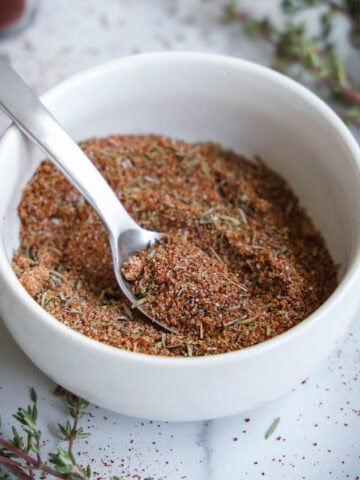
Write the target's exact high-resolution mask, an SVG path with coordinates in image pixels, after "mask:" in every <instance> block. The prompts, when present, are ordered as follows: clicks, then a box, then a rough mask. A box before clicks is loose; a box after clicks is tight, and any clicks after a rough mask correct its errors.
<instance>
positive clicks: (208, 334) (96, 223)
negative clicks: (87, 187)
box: [13, 135, 337, 356]
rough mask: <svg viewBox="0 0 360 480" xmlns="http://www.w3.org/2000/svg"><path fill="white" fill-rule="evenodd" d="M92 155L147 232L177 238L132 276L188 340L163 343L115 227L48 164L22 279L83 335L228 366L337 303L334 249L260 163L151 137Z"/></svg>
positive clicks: (26, 230) (155, 250) (31, 196)
mask: <svg viewBox="0 0 360 480" xmlns="http://www.w3.org/2000/svg"><path fill="white" fill-rule="evenodd" d="M81 147H82V148H83V150H84V151H85V153H86V154H87V155H88V156H89V158H90V159H91V160H92V161H93V162H94V164H95V166H96V167H97V168H98V169H99V170H100V172H101V173H102V174H103V176H104V177H105V178H106V179H107V181H108V182H109V184H110V185H111V187H112V188H113V190H114V191H115V192H116V194H117V195H118V196H119V198H120V199H121V201H122V202H123V204H124V206H125V208H126V209H127V210H128V211H129V213H130V214H131V215H132V216H133V217H134V219H135V220H136V221H137V222H138V223H139V224H140V225H141V226H143V227H144V228H147V229H152V230H156V231H160V232H166V233H167V234H168V235H167V236H166V237H164V239H162V241H161V242H159V243H158V244H156V245H154V246H152V247H150V248H149V249H146V250H144V251H143V252H141V253H140V254H138V255H137V256H136V257H133V258H132V259H130V261H129V262H128V263H127V264H126V265H125V266H124V269H123V274H124V276H125V277H126V278H127V279H128V280H129V281H130V283H131V287H132V289H133V291H134V293H135V294H136V296H137V298H138V299H139V300H138V302H141V307H142V308H143V309H144V310H146V311H147V312H149V313H150V314H151V315H152V316H154V317H156V318H157V319H158V320H159V321H161V322H163V323H165V324H166V325H168V326H170V327H171V328H172V329H174V330H176V332H177V333H176V334H175V333H165V332H163V331H161V330H159V328H158V327H156V326H154V325H153V324H151V323H150V322H149V321H148V320H146V319H145V318H144V317H143V316H142V315H141V313H139V312H138V311H137V310H136V308H134V307H135V305H130V304H129V303H128V302H127V300H126V299H125V298H124V297H123V296H122V294H121V292H120V291H119V288H118V286H117V283H116V280H115V278H114V273H113V267H112V257H111V252H110V248H109V245H108V236H107V233H106V231H105V229H104V227H103V225H102V223H101V221H100V220H99V218H98V217H97V215H96V213H95V212H94V211H93V209H92V208H91V207H90V206H89V205H88V204H87V203H86V202H85V201H84V199H83V198H82V197H81V195H80V194H79V193H78V192H77V191H76V190H75V189H74V188H73V187H72V186H71V185H70V184H69V183H68V181H67V180H66V179H65V178H64V177H63V175H62V174H61V173H60V172H59V171H58V170H57V169H56V167H54V166H53V165H52V164H51V163H50V162H48V161H44V162H43V163H42V164H41V165H40V166H39V168H38V169H37V171H36V174H35V175H34V177H33V179H32V180H31V181H30V182H29V184H28V185H27V187H26V188H25V190H24V193H23V198H22V201H21V203H20V206H19V216H20V219H21V232H20V234H21V246H20V248H19V249H18V251H17V252H16V253H15V256H14V260H13V268H14V271H15V273H16V275H17V276H18V277H19V279H20V281H21V283H22V284H23V286H24V287H25V289H26V290H27V291H28V292H29V294H30V295H31V296H32V297H33V298H34V299H35V300H36V301H37V302H38V303H39V304H40V305H41V306H42V307H43V308H44V309H46V310H47V311H48V312H49V313H50V314H51V315H53V316H54V317H55V318H57V319H58V320H59V321H60V322H62V323H64V324H65V325H67V326H69V327H70V328H72V329H74V330H76V331H78V332H81V333H82V334H84V335H87V336H88V337H90V338H93V339H95V340H98V341H100V342H103V343H106V344H109V345H112V346H115V347H118V348H122V349H126V350H131V351H134V352H142V353H148V354H153V355H165V356H176V355H178V356H179V355H181V356H199V355H210V354H217V353H224V352H229V351H234V350H238V349H241V348H244V347H248V346H251V345H254V344H257V343H259V342H262V341H264V340H267V339H269V338H272V337H274V336H276V335H278V334H280V333H282V332H284V331H286V330H288V329H289V328H291V327H293V326H294V325H296V324H298V323H299V322H300V321H301V320H303V319H304V318H305V317H307V316H308V315H309V314H311V313H312V312H313V311H314V310H316V309H317V308H318V307H319V306H320V305H321V304H322V303H323V302H324V301H325V300H326V299H327V298H328V297H329V295H330V294H331V293H332V292H333V290H334V289H335V287H336V285H337V269H336V267H335V265H334V263H333V261H332V259H331V257H330V255H329V253H328V251H327V249H326V246H325V244H324V241H323V239H322V237H321V235H320V234H319V233H318V232H317V231H316V230H315V229H314V226H313V224H312V222H311V220H310V219H309V217H308V216H307V215H306V212H305V211H304V210H303V209H302V208H301V207H300V206H299V205H298V201H297V199H296V197H295V196H294V194H293V192H292V191H291V189H290V187H289V186H288V185H287V184H286V182H285V181H284V179H283V178H282V177H281V176H280V175H278V174H277V173H275V172H273V171H272V170H271V169H269V168H268V167H267V166H266V165H265V164H264V163H263V162H262V161H261V160H260V159H256V161H254V162H252V161H248V160H247V159H245V158H243V157H242V156H240V155H238V154H236V153H234V152H232V151H229V150H226V149H224V148H223V147H221V145H218V144H215V143H211V142H207V143H199V144H187V143H185V142H182V141H179V140H173V139H170V138H166V137H160V136H151V135H144V136H120V135H117V136H110V137H108V138H103V139H91V140H89V141H87V142H83V143H82V144H81Z"/></svg>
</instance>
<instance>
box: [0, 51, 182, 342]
mask: <svg viewBox="0 0 360 480" xmlns="http://www.w3.org/2000/svg"><path fill="white" fill-rule="evenodd" d="M0 108H1V109H2V110H3V111H4V112H5V113H6V114H7V115H8V116H9V117H10V118H11V119H12V120H13V121H14V123H15V124H16V125H17V126H18V127H19V128H20V130H22V131H23V132H24V133H25V135H27V136H28V137H29V138H30V139H31V140H32V141H33V142H34V143H35V144H36V145H37V146H38V147H39V148H40V149H41V150H42V151H43V152H44V153H45V154H46V155H47V156H48V157H49V158H50V159H51V160H52V161H53V162H54V163H55V165H56V166H57V167H58V168H59V169H60V170H61V171H62V173H63V174H64V175H65V176H66V178H67V179H68V180H69V181H70V183H72V185H73V186H74V187H75V188H76V189H77V190H78V191H79V192H80V193H81V194H82V195H83V196H84V197H85V199H86V200H87V201H88V202H89V204H90V205H91V206H92V207H93V208H94V209H95V211H96V212H97V213H98V215H99V217H100V218H101V220H102V221H103V223H104V225H105V227H106V229H107V231H108V234H109V238H110V246H111V252H112V257H113V266H114V271H115V276H116V280H117V282H118V284H119V287H120V289H121V291H122V292H123V293H124V295H125V296H126V297H127V298H128V299H129V300H130V302H131V303H132V304H133V305H134V306H136V307H137V308H138V309H139V310H140V311H141V312H142V313H143V314H144V315H146V317H147V318H149V319H150V320H151V321H152V322H153V323H155V324H156V325H158V326H159V327H161V328H163V329H164V330H166V331H168V332H172V333H176V332H175V331H174V330H172V329H171V328H169V327H167V326H166V325H164V324H163V323H161V322H158V321H157V320H156V319H154V318H152V317H150V316H149V315H148V314H147V313H146V312H145V311H144V310H143V309H142V308H140V307H139V306H137V303H136V300H137V299H136V298H135V297H134V295H133V294H132V293H131V290H130V288H129V284H128V282H127V281H126V280H125V278H124V277H123V275H122V273H121V267H122V266H123V264H124V263H125V262H126V261H127V260H128V259H129V258H130V257H131V256H133V255H135V254H136V253H137V252H139V251H140V250H143V249H144V248H146V247H148V246H150V245H152V244H154V243H155V242H157V241H158V240H159V239H160V238H161V237H162V234H161V233H158V232H152V231H149V230H145V229H143V228H141V227H140V226H139V225H138V224H137V223H136V222H135V220H134V219H133V218H132V217H131V216H130V215H129V214H128V212H127V211H126V210H125V208H124V207H123V205H122V204H121V202H120V200H119V199H118V198H117V197H116V195H115V193H114V192H113V190H112V189H111V187H110V186H109V184H108V183H107V182H106V180H105V179H104V177H103V176H102V175H101V174H100V172H99V171H98V170H97V169H96V168H95V166H94V165H93V164H92V163H91V161H90V160H89V159H88V157H87V156H86V155H85V154H84V152H83V151H82V150H81V148H80V147H79V146H78V145H77V144H76V143H75V141H74V140H73V139H72V138H71V137H70V135H69V134H68V133H67V132H66V131H65V130H64V129H63V128H62V127H61V126H60V125H59V123H58V122H57V121H56V120H55V118H54V117H53V116H52V114H51V113H50V112H49V111H48V110H47V109H46V108H45V107H44V105H43V104H42V103H41V102H40V100H39V99H38V98H37V97H36V95H34V93H33V92H32V91H31V90H30V88H29V87H28V86H27V85H26V83H25V82H24V81H23V80H22V79H21V78H20V77H19V76H18V74H17V73H16V72H15V70H13V69H12V67H11V66H10V64H9V63H8V62H7V61H6V60H5V59H4V58H3V57H1V56H0ZM99 255H101V252H99Z"/></svg>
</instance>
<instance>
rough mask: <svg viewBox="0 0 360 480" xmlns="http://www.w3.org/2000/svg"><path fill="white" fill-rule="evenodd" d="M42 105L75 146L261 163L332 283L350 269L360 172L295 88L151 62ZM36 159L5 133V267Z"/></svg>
mask: <svg viewBox="0 0 360 480" xmlns="http://www.w3.org/2000/svg"><path fill="white" fill-rule="evenodd" d="M43 100H44V102H45V103H46V105H47V106H48V107H49V109H50V110H51V111H52V112H53V113H54V115H55V116H56V117H57V118H58V119H59V121H60V122H61V123H62V124H63V125H64V126H65V127H66V129H67V130H68V131H69V132H70V133H71V134H72V135H73V137H74V138H75V139H77V140H80V139H85V138H89V137H91V136H105V135H109V134H111V133H124V134H131V133H144V134H148V133H153V134H163V135H168V136H172V137H175V138H180V139H184V140H187V141H190V142H195V141H205V140H213V141H217V142H220V143H222V144H223V145H224V146H226V147H229V148H232V149H234V150H236V151H238V152H240V153H243V154H245V155H247V156H249V157H253V156H254V155H259V156H261V157H262V158H263V159H264V160H265V162H266V163H267V164H268V165H270V166H271V167H272V168H273V169H275V170H276V171H277V172H279V173H281V174H282V175H283V176H284V177H285V178H286V179H287V180H288V182H289V183H290V185H291V186H292V187H293V189H294V190H295V192H296V194H297V196H298V197H299V199H300V202H301V204H303V205H304V206H305V207H306V209H307V210H308V212H309V213H310V215H311V217H312V219H313V220H314V223H315V225H316V227H317V228H318V229H319V230H320V231H321V232H322V233H323V235H324V237H325V239H326V242H327V245H328V247H329V249H330V251H331V253H332V255H333V258H334V259H335V261H336V262H337V263H339V264H340V265H341V270H340V276H341V277H343V276H344V274H345V272H346V271H347V269H348V267H349V266H350V264H351V262H352V258H353V255H354V254H355V252H356V250H357V249H358V246H359V238H360V234H359V228H360V222H359V218H358V212H359V210H360V193H359V192H360V178H359V166H358V164H357V163H356V161H355V159H354V156H353V154H351V152H350V150H349V147H348V144H347V142H346V141H345V140H344V136H343V135H344V133H345V134H346V135H348V134H347V133H346V130H345V128H344V130H343V131H342V132H341V134H340V133H339V128H338V127H339V125H338V123H337V122H338V121H337V120H336V119H335V118H334V117H332V116H331V115H330V114H329V113H330V111H329V110H328V109H327V108H326V107H325V106H324V105H322V104H321V103H318V102H317V100H316V99H315V98H314V97H313V96H312V95H311V94H309V93H308V92H307V91H305V90H304V89H303V88H301V87H299V86H298V85H296V84H295V83H293V82H289V81H288V80H287V79H284V78H283V77H281V76H279V75H277V74H274V73H273V72H270V71H268V70H266V69H263V68H261V67H257V66H254V65H252V64H249V63H247V62H241V61H237V60H233V59H227V58H221V57H216V56H207V55H205V56H204V55H186V54H185V55H182V54H179V55H176V54H175V55H172V56H169V55H167V56H166V59H165V57H164V56H163V55H161V54H160V55H149V56H138V57H134V58H129V59H122V60H119V61H117V62H113V63H112V64H109V65H107V66H104V67H100V68H97V69H94V70H92V71H89V72H87V73H85V74H82V75H79V76H77V77H74V78H73V79H70V80H68V81H66V82H63V83H62V84H60V85H59V86H58V87H56V88H55V89H54V90H52V91H51V92H49V93H47V94H46V95H45V96H44V98H43ZM334 125H335V126H336V128H334ZM43 157H44V155H43V154H42V153H41V152H39V151H38V150H37V149H36V148H35V147H33V146H32V145H31V144H30V143H29V142H28V141H26V140H24V139H23V137H22V136H21V135H20V134H19V133H18V132H17V130H16V129H14V128H12V129H10V131H8V133H7V134H6V135H5V137H4V138H3V140H2V143H1V150H0V166H1V171H2V172H3V173H2V175H1V178H0V191H1V192H2V194H1V196H0V216H1V220H0V230H1V235H2V240H3V242H2V243H3V247H4V249H5V253H6V256H7V258H8V260H9V261H10V260H11V257H12V255H13V251H14V249H15V248H16V247H17V246H18V232H19V220H18V216H17V205H18V203H19V201H20V198H21V191H22V189H23V187H24V186H25V184H26V183H27V181H28V180H29V179H30V178H31V176H32V175H33V173H34V170H35V169H36V166H37V165H38V163H39V161H40V160H41V159H42V158H43ZM1 248H2V246H0V249H1ZM0 253H1V252H0Z"/></svg>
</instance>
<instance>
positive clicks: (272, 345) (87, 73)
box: [0, 51, 360, 368]
mask: <svg viewBox="0 0 360 480" xmlns="http://www.w3.org/2000/svg"><path fill="white" fill-rule="evenodd" d="M154 61H156V62H166V63H168V62H169V61H172V62H174V61H178V62H196V63H201V62H203V63H206V64H207V65H210V64H212V65H214V68H227V69H229V70H230V71H231V70H232V69H242V70H243V71H246V72H250V73H252V74H254V75H256V76H257V77H258V78H260V79H261V80H262V81H267V82H273V83H276V84H278V85H279V86H281V87H282V88H283V89H285V90H287V92H289V93H290V94H291V95H294V96H295V97H298V98H301V99H302V101H303V102H304V103H306V105H307V106H308V107H311V108H312V109H313V111H315V112H316V114H317V115H319V116H320V117H321V118H322V120H323V121H325V122H326V123H327V124H328V126H329V127H330V128H331V129H332V130H333V131H336V133H337V134H338V136H340V138H341V139H342V141H343V143H344V144H345V146H346V148H347V149H348V151H349V152H350V153H351V157H352V161H353V163H354V165H355V166H356V167H357V174H358V175H357V176H358V181H359V185H360V147H359V146H358V144H357V142H356V140H355V139H354V137H353V136H352V134H351V133H350V131H349V129H348V128H347V127H346V126H345V124H344V123H343V121H342V120H341V119H340V118H339V117H338V116H337V115H336V114H335V113H334V111H333V110H332V109H331V108H330V107H329V106H328V105H326V104H325V102H324V101H323V100H321V99H320V98H319V97H318V96H317V95H315V94H314V93H312V92H311V91H310V90H308V89H307V88H306V87H304V86H303V85H301V84H299V83H298V82H296V81H295V80H292V79H291V78H289V77H286V76H285V75H283V74H281V73H279V72H276V71H274V70H272V69H270V68H268V67H265V66H263V65H260V64H257V63H255V62H251V61H248V60H243V59H240V58H237V57H233V56H228V55H222V54H213V53H202V52H185V51H184V52H182V51H178V52H151V53H142V54H136V55H129V56H124V57H120V58H117V59H115V60H112V61H109V62H106V63H103V64H100V65H97V66H95V67H92V68H90V69H87V70H84V71H81V72H80V73H77V74H75V75H72V76H70V77H68V78H66V79H64V80H62V81H61V82H59V83H58V84H57V85H55V86H54V87H52V88H51V89H49V90H47V91H46V92H45V93H44V94H42V95H41V97H40V98H41V100H42V101H43V102H44V103H45V104H46V105H48V103H51V101H52V99H53V98H56V97H57V96H58V95H66V91H67V90H69V89H70V90H71V89H73V88H74V87H75V88H76V87H77V86H78V85H81V84H82V83H83V82H84V81H89V80H93V79H96V77H101V76H108V75H111V74H112V72H114V71H116V70H118V69H119V68H120V69H121V68H126V66H127V65H131V64H136V63H144V64H146V63H153V62H154ZM50 110H51V108H50ZM14 133H16V134H18V133H19V130H18V129H17V127H16V126H14V125H13V124H11V125H10V126H9V127H8V128H7V130H6V131H5V133H4V134H3V136H2V138H0V151H1V150H3V149H6V148H7V142H8V141H9V140H10V141H12V138H11V137H12V136H13V135H14ZM21 135H22V134H21ZM359 192H360V189H359ZM2 221H3V219H1V220H0V225H1V222H2ZM358 243H359V244H358V245H357V246H356V251H353V252H352V260H351V263H350V265H349V267H348V268H347V271H346V273H345V275H344V277H343V278H342V279H341V281H340V282H339V284H338V286H337V287H336V289H335V290H334V292H333V293H332V294H331V295H330V297H329V298H328V299H327V300H326V301H325V302H324V303H323V304H322V305H320V307H319V308H318V309H316V310H315V311H314V312H313V313H312V314H310V315H309V316H307V317H306V318H304V319H303V320H302V321H301V322H299V323H298V324H297V325H295V326H294V327H292V328H290V329H289V330H287V331H285V332H283V333H281V334H279V335H276V336H275V337H273V338H271V339H269V340H265V341H263V342H261V343H258V344H256V345H253V346H250V347H246V348H244V349H241V350H236V351H232V352H226V353H219V354H213V355H209V356H199V357H183V356H176V357H165V356H160V355H150V354H147V353H140V352H133V351H129V350H123V349H121V348H117V347H114V346H111V345H107V344H105V343H102V342H100V341H98V340H95V339H92V338H89V337H87V336H86V335H84V334H82V333H80V332H77V331H75V330H72V329H71V328H70V327H68V326H66V325H64V324H63V323H61V322H60V321H59V320H57V319H56V318H55V317H53V316H52V315H50V314H49V313H48V312H47V311H46V310H44V309H43V308H42V307H41V306H40V305H39V304H38V303H37V302H36V301H35V300H34V299H33V298H32V297H31V296H30V295H29V294H28V293H27V291H26V290H25V288H24V287H23V286H22V285H21V283H20V281H19V280H18V278H17V277H16V275H15V273H14V271H13V269H12V268H11V262H10V261H9V260H8V258H7V255H6V253H5V249H4V242H3V238H2V239H1V241H0V253H1V254H2V255H0V276H2V277H3V280H4V283H6V285H7V287H8V288H9V289H11V291H12V292H13V294H14V296H15V297H18V298H19V301H21V302H22V303H23V304H24V305H25V307H26V308H27V309H29V310H32V311H33V313H34V315H36V316H37V317H38V319H39V320H40V321H41V322H42V323H43V324H46V327H47V328H49V327H50V328H51V329H52V330H53V333H54V334H56V335H59V336H62V337H66V338H67V339H71V340H72V341H74V342H75V343H80V344H81V345H82V346H83V347H84V348H88V349H89V352H90V351H91V350H94V351H96V352H98V353H102V354H103V355H105V356H107V355H111V356H113V357H114V359H115V358H117V359H119V360H120V359H122V360H126V361H129V362H135V363H136V362H140V363H142V362H146V363H147V364H150V365H155V366H157V367H164V368H165V367H166V368H168V367H170V368H177V367H181V368H184V367H189V368H191V367H194V366H196V367H205V366H211V365H212V364H218V365H221V364H227V363H229V362H230V363H232V362H233V361H241V360H246V359H250V358H252V357H254V356H257V355H261V354H262V353H266V352H269V351H272V350H273V349H276V348H278V347H279V346H281V345H283V344H284V343H287V342H289V341H291V340H294V338H295V337H296V336H298V335H299V334H301V333H303V332H305V330H308V329H309V328H310V327H311V326H312V325H315V324H316V323H317V322H319V321H320V319H321V318H322V317H323V316H324V315H327V314H329V313H331V310H332V309H333V308H334V307H335V306H336V305H337V304H339V302H341V301H342V299H343V297H344V295H345V294H346V293H347V292H348V290H349V289H350V288H351V285H352V283H353V282H354V280H355V277H356V276H357V275H358V274H359V273H360V242H358Z"/></svg>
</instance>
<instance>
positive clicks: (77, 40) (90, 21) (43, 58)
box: [0, 0, 360, 480]
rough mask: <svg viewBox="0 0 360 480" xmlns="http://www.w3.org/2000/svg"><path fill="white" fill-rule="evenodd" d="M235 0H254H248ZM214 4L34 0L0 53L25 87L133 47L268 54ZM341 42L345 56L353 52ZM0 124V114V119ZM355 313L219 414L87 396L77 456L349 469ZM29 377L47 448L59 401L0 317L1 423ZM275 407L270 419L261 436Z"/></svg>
mask: <svg viewBox="0 0 360 480" xmlns="http://www.w3.org/2000/svg"><path fill="white" fill-rule="evenodd" d="M247 4H248V6H249V7H250V8H254V2H247ZM274 4H275V2H274V1H273V0H257V1H256V8H257V9H259V11H261V12H270V11H271V12H272V14H274ZM220 11H221V1H220V2H219V1H218V2H216V1H213V2H210V1H204V0H178V1H175V0H157V1H155V0H148V1H145V0H107V1H106V2H98V1H97V0H77V1H76V2H75V1H72V0H52V1H51V2H49V1H48V2H46V1H45V0H42V1H39V5H38V11H37V15H36V17H35V21H34V22H33V23H32V25H31V26H30V27H29V28H27V29H26V30H24V31H23V32H22V33H21V34H19V35H17V36H13V37H11V38H7V39H0V54H5V55H8V56H9V57H10V59H11V61H12V63H13V65H14V66H15V68H16V69H17V70H18V71H19V73H20V74H21V75H22V76H23V77H24V78H25V79H26V80H27V81H28V83H29V84H30V85H31V86H32V88H33V89H34V90H35V91H36V92H37V93H41V92H43V91H44V90H46V89H47V88H49V87H51V86H53V85H55V84H56V83H58V82H59V81H60V80H62V79H63V78H65V77H67V76H69V75H71V74H74V73H76V72H78V71H81V70H84V69H86V68H88V67H91V66H93V65H96V64H99V63H101V62H104V61H108V60H111V59H113V58H116V57H119V56H123V55H128V54H134V53H138V52H145V51H159V50H198V51H209V52H217V53H224V54H230V55H236V56H239V57H242V58H248V59H251V60H255V61H258V62H261V63H264V64H267V63H269V61H270V57H269V53H270V52H269V50H268V47H266V46H262V45H260V44H255V45H254V43H253V42H252V41H250V40H249V39H248V38H246V37H245V36H244V35H243V34H242V33H241V31H240V30H239V29H238V28H237V27H236V26H234V25H225V24H223V23H221V22H220V21H219V16H220ZM275 15H276V11H275ZM345 53H346V55H347V56H348V58H347V61H349V62H350V61H352V60H351V55H353V53H352V52H350V51H349V52H345ZM6 125H7V120H6V119H5V118H4V116H0V130H2V129H3V128H5V126H6ZM359 316H360V311H359ZM359 316H358V318H357V319H355V320H354V321H353V323H352V326H351V329H350V331H349V332H348V334H347V335H346V338H345V339H344V340H343V342H342V343H341V344H340V346H339V347H338V348H337V350H336V351H335V352H334V353H333V354H332V355H331V357H330V358H329V359H328V360H327V361H326V362H325V363H324V364H323V365H322V366H321V368H320V369H319V370H318V371H317V372H316V373H314V374H313V375H312V376H311V377H310V378H309V379H307V380H306V381H305V382H303V383H302V384H301V385H299V386H298V387H297V388H296V389H295V390H294V391H292V392H290V393H289V394H288V395H286V396H284V397H283V398H281V399H279V400H277V401H274V402H272V403H271V404H269V405H266V406H263V407H261V408H257V409H255V410H252V411H249V412H245V413H242V414H239V415H237V416H233V417H230V418H225V419H221V420H214V421H208V422H197V423H186V424H172V423H158V422H149V421H142V420H139V419H134V418H129V417H124V416H121V415H117V414H114V413H111V412H108V411H105V410H103V409H100V408H97V407H96V406H91V407H90V410H89V411H90V415H89V416H87V417H86V418H85V419H84V427H85V428H87V429H88V430H89V431H90V432H91V433H92V435H91V437H90V438H89V439H87V440H85V441H84V440H83V441H82V442H80V443H78V446H77V448H76V452H77V453H78V454H79V458H80V461H81V462H83V463H90V464H91V466H92V470H93V472H94V478H95V479H100V478H102V479H107V478H108V477H109V476H110V475H119V476H121V475H122V476H124V477H125V478H132V479H139V480H140V479H144V478H146V477H153V478H154V479H159V478H164V479H169V480H178V479H179V480H180V479H190V480H193V479H194V480H235V479H239V480H242V479H245V478H249V479H257V478H263V477H265V478H271V479H273V478H274V479H275V478H276V479H293V478H294V479H295V478H296V479H310V480H311V479H314V478H321V479H327V478H329V479H334V480H335V479H338V480H343V479H347V478H349V479H352V480H355V479H360V436H359V431H360V322H359ZM339 321H341V319H339ZM30 386H32V387H34V388H35V389H36V391H37V393H38V397H39V411H40V412H39V413H40V426H41V429H42V430H43V433H44V438H45V440H46V445H45V448H48V449H50V448H51V447H52V446H53V445H54V442H55V441H56V440H58V439H59V437H58V435H57V433H56V425H57V422H59V421H62V420H63V418H64V405H63V403H62V401H61V399H59V398H57V397H54V395H53V393H52V392H53V390H54V387H55V385H54V384H53V382H52V381H51V380H49V379H48V378H47V377H46V376H45V375H43V374H42V373H41V372H40V371H39V370H38V369H37V368H36V367H35V366H34V365H33V364H32V363H31V362H30V361H29V360H28V359H27V358H26V357H25V355H24V354H23V353H22V352H21V350H20V349H19V348H18V347H17V345H16V344H15V343H14V341H13V340H12V338H11V337H10V335H9V334H8V332H7V331H6V329H5V327H4V325H3V324H2V322H1V320H0V412H1V416H2V419H3V425H2V429H3V430H4V431H5V432H9V430H10V425H11V422H10V415H11V414H12V413H14V410H15V409H16V408H17V407H18V406H20V405H22V406H25V405H27V403H28V398H29V387H30ZM276 417H280V418H281V421H280V424H279V425H278V427H277V429H276V431H275V432H274V434H273V435H272V436H271V437H270V438H269V439H267V440H265V438H264V434H265V432H266V431H267V429H268V428H269V426H270V425H271V424H272V422H273V420H274V419H275V418H276Z"/></svg>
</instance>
